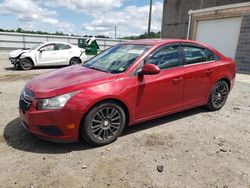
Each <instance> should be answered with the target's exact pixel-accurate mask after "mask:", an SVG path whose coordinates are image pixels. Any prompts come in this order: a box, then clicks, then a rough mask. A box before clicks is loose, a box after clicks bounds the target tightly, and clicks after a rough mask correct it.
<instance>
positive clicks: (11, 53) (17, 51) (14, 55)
mask: <svg viewBox="0 0 250 188" xmlns="http://www.w3.org/2000/svg"><path fill="white" fill-rule="evenodd" d="M30 51H31V50H28V49H18V50H14V51H12V52H10V57H13V58H15V57H18V56H19V55H21V54H23V53H25V52H30Z"/></svg>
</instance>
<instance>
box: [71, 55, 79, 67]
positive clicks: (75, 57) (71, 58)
mask: <svg viewBox="0 0 250 188" xmlns="http://www.w3.org/2000/svg"><path fill="white" fill-rule="evenodd" d="M74 58H77V59H78V60H80V62H81V63H82V60H81V58H80V57H77V56H73V57H71V58H70V59H69V65H70V61H71V60H72V59H74Z"/></svg>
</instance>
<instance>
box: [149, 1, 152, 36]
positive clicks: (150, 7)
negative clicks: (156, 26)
mask: <svg viewBox="0 0 250 188" xmlns="http://www.w3.org/2000/svg"><path fill="white" fill-rule="evenodd" d="M151 16H152V0H150V5H149V17H148V38H149V35H150V32H151Z"/></svg>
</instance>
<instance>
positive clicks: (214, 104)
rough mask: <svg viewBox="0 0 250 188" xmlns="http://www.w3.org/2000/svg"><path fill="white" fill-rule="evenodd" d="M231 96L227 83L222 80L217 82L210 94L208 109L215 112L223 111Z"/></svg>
mask: <svg viewBox="0 0 250 188" xmlns="http://www.w3.org/2000/svg"><path fill="white" fill-rule="evenodd" d="M228 94H229V86H228V84H227V82H225V81H224V80H221V81H219V82H217V83H216V84H215V86H214V88H213V90H212V92H211V94H210V97H209V101H208V103H207V107H208V109H209V110H212V111H215V110H219V109H221V108H222V107H223V106H224V104H225V103H226V100H227V97H228Z"/></svg>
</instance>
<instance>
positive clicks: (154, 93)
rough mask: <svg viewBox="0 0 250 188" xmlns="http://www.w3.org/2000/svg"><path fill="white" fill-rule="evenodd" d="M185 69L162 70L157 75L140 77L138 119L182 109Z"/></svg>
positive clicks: (137, 103) (137, 106)
mask: <svg viewBox="0 0 250 188" xmlns="http://www.w3.org/2000/svg"><path fill="white" fill-rule="evenodd" d="M183 87H184V81H183V68H182V67H177V68H172V69H168V70H162V71H161V72H160V73H159V74H157V75H144V76H143V77H142V78H140V77H138V89H137V96H136V104H135V116H136V119H142V118H147V117H149V116H154V115H158V114H161V113H164V112H168V111H171V110H176V109H178V108H180V107H181V102H182V94H183Z"/></svg>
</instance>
